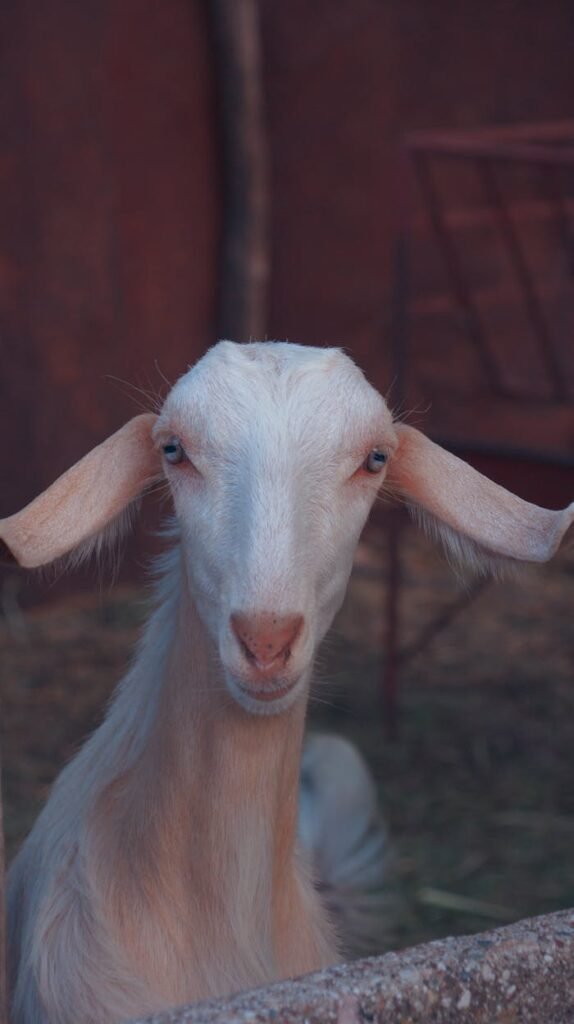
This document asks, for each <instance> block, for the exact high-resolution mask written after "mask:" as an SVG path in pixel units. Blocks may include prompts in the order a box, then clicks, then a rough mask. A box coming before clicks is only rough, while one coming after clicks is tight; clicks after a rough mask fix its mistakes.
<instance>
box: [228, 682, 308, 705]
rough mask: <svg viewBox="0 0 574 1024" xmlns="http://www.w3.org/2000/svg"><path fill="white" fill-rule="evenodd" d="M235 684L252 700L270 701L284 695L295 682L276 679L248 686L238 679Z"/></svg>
mask: <svg viewBox="0 0 574 1024" xmlns="http://www.w3.org/2000/svg"><path fill="white" fill-rule="evenodd" d="M237 685H238V687H239V689H240V690H241V692H242V693H243V694H244V695H245V696H246V697H252V698H253V700H260V701H264V702H270V701H274V700H281V698H282V697H286V696H287V694H288V693H290V692H291V690H292V689H293V687H294V685H295V683H294V682H293V683H291V682H287V681H286V680H285V679H278V680H276V681H275V682H274V683H268V684H267V685H266V686H250V685H247V684H245V683H243V682H241V680H239V679H238V680H237Z"/></svg>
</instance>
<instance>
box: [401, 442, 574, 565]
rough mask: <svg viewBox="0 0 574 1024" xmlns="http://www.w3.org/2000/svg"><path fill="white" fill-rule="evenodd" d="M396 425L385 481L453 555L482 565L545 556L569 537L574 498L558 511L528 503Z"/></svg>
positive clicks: (461, 560)
mask: <svg viewBox="0 0 574 1024" xmlns="http://www.w3.org/2000/svg"><path fill="white" fill-rule="evenodd" d="M396 431H397V435H398V438H399V448H398V450H397V452H396V454H395V456H394V457H393V459H392V461H391V464H390V466H389V471H388V477H387V480H388V483H389V484H390V486H391V488H392V489H393V490H395V491H397V492H398V493H399V494H400V495H402V496H403V497H404V498H405V499H406V500H407V502H408V503H409V504H410V505H412V506H413V507H414V511H415V514H417V515H418V516H419V518H420V520H421V522H422V525H423V526H425V527H427V528H429V529H430V532H431V533H433V534H435V535H436V536H438V537H439V538H440V539H441V540H442V541H443V542H444V543H445V546H446V548H447V550H448V551H449V552H450V553H451V554H452V555H453V556H454V558H455V559H456V561H459V562H462V563H466V564H470V565H471V566H472V567H473V568H475V569H478V570H482V571H488V570H491V569H493V568H494V569H496V568H497V566H498V564H499V563H501V562H502V561H504V560H506V559H513V560H517V561H526V562H546V561H548V559H550V558H551V557H552V555H554V554H555V553H556V551H557V550H558V548H559V547H560V546H561V544H562V543H563V541H564V540H565V539H566V538H567V535H568V536H569V537H570V538H571V537H572V534H573V532H574V531H573V530H572V523H573V522H574V503H572V504H571V505H569V506H568V508H566V509H563V510H562V511H559V512H552V511H550V510H549V509H545V508H540V507H539V506H538V505H531V504H530V503H529V502H527V501H523V500H522V499H521V498H518V497H516V495H515V494H511V493H510V491H507V490H505V489H504V487H500V486H499V485H498V484H495V483H493V482H492V480H489V479H487V477H485V476H482V474H481V473H478V472H477V471H476V470H475V469H472V467H471V466H469V465H468V464H467V463H466V462H463V461H462V460H461V459H458V458H457V457H456V456H455V455H451V454H450V453H449V452H447V451H445V450H444V448H441V447H440V446H439V445H438V444H435V443H434V442H433V441H430V440H429V439H428V438H427V437H425V435H424V434H421V433H420V431H418V430H415V429H414V428H413V427H407V426H405V425H402V424H397V425H396Z"/></svg>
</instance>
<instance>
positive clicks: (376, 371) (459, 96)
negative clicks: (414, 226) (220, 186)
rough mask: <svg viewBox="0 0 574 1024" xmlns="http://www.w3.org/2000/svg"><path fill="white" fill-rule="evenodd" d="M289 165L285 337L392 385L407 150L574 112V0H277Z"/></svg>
mask: <svg viewBox="0 0 574 1024" xmlns="http://www.w3.org/2000/svg"><path fill="white" fill-rule="evenodd" d="M261 10H262V24H263V35H264V53H265V60H266V72H265V88H266V101H267V112H268V124H269V132H270V137H271V151H272V159H273V216H274V224H273V275H272V294H271V313H270V323H269V334H270V336H271V337H289V338H290V339H292V340H295V339H302V340H304V341H306V342H309V343H324V342H327V343H333V344H337V345H344V346H347V347H348V348H349V349H350V350H351V352H353V353H355V355H356V356H357V358H358V359H359V361H360V362H361V363H362V365H363V366H366V367H368V369H369V371H370V373H371V375H372V376H373V377H374V378H375V379H376V380H377V381H378V382H379V384H381V385H382V386H386V385H387V383H388V375H387V369H386V361H385V358H384V353H382V352H381V349H382V348H383V347H384V331H383V324H384V322H385V316H386V309H387V288H388V273H389V260H390V240H391V236H392V231H393V227H394V223H395V214H396V183H397V177H398V176H399V175H401V174H402V173H403V171H402V169H401V168H400V167H397V142H398V140H399V138H400V136H401V135H402V134H403V133H404V132H406V131H409V130H412V129H416V128H430V127H445V128H454V127H464V128H471V127H474V126H476V127H478V126H480V125H483V124H487V123H492V122H505V121H520V120H544V119H547V118H548V119H556V118H563V117H568V116H572V115H573V114H574V99H573V97H574V61H573V60H572V50H571V46H572V39H573V38H574V7H573V6H572V4H571V3H569V2H568V0H560V2H557V0H553V2H551V3H542V2H541V0H527V2H522V0H508V2H504V3H502V2H498V3H488V4H475V3H463V4H461V3H457V2H456V0H433V2H432V3H425V2H423V0H313V2H311V0H291V2H290V3H288V4H287V3H285V4H277V3H275V2H274V0H261Z"/></svg>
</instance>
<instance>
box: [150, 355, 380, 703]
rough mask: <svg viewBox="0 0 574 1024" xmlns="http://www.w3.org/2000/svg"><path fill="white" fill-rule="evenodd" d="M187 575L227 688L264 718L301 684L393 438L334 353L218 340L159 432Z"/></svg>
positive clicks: (355, 374)
mask: <svg viewBox="0 0 574 1024" xmlns="http://www.w3.org/2000/svg"><path fill="white" fill-rule="evenodd" d="M154 437H155V442H156V444H157V445H158V446H159V447H160V449H163V452H164V461H165V472H166V475H167V478H168V480H169V483H170V486H171V490H172V493H173V499H174V503H175V509H176V515H177V518H178V521H179V527H180V534H181V541H182V548H183V557H184V565H185V571H186V576H187V582H188V585H189V588H190V590H191V593H192V595H193V598H194V601H195V604H196V606H197V610H198V613H199V615H200V617H201V619H202V621H203V623H204V625H205V627H206V628H207V630H208V632H209V633H210V635H211V637H212V639H213V640H214V642H215V644H216V646H217V649H218V651H219V656H220V658H221V662H222V665H223V669H224V675H225V679H226V683H227V687H228V689H229V691H230V693H231V695H232V696H233V697H234V698H235V700H236V701H237V702H238V703H239V704H240V705H241V706H242V707H243V708H244V709H245V710H247V711H249V712H252V713H256V714H269V713H278V712H281V711H283V710H285V709H287V708H288V707H290V706H291V705H292V703H293V702H294V701H295V700H296V699H297V697H298V696H299V695H301V694H302V693H304V692H305V690H306V685H307V682H308V678H309V675H310V670H311V666H312V661H313V656H314V653H315V651H316V648H317V645H318V643H319V642H320V640H321V639H322V638H323V636H324V634H325V633H326V631H327V629H328V628H329V626H330V624H331V622H332V619H333V616H334V615H335V612H336V611H337V610H338V608H339V607H340V605H341V603H342V600H343V596H344V593H345V588H346V585H347V581H348V578H349V574H350V571H351V566H352V560H353V553H354V550H355V546H356V543H357V540H358V537H359V534H360V532H361V529H362V527H363V525H364V523H365V520H366V518H367V515H368V512H369V509H370V507H371V505H372V503H373V501H374V499H375V496H376V494H377V491H378V489H379V487H380V486H381V483H382V481H383V479H384V475H385V471H386V460H387V458H388V457H389V456H390V455H391V454H392V453H393V451H394V449H395V447H396V445H397V438H396V434H395V431H394V429H393V426H392V419H391V415H390V413H389V411H388V409H387V407H386V405H385V403H384V401H383V399H382V398H381V396H380V395H379V394H378V393H377V392H376V391H375V390H374V389H373V388H372V387H371V386H370V385H369V384H368V383H367V381H366V380H365V378H364V377H363V375H362V373H361V372H360V371H359V370H358V369H357V367H356V366H355V365H354V364H353V363H352V362H351V360H350V359H349V358H347V357H346V356H345V355H343V354H342V353H341V352H340V351H338V350H334V349H316V348H307V347H302V346H297V345H288V344H281V343H255V344H249V345H236V344H233V343H232V342H220V343H219V344H218V345H216V346H215V347H214V348H212V349H211V350H210V351H209V352H208V353H207V354H206V355H205V356H204V357H203V359H201V360H200V362H199V363H197V364H196V366H194V367H193V368H192V369H191V370H190V371H189V372H188V373H187V374H186V375H185V376H184V377H182V378H181V379H180V380H179V381H178V383H177V384H176V385H175V387H174V388H173V390H172V391H171V393H170V395H169V396H168V398H167V400H166V402H165V405H164V408H163V410H162V413H161V415H160V417H159V420H158V422H157V424H156V427H155V429H154Z"/></svg>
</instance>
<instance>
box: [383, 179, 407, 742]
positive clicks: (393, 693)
mask: <svg viewBox="0 0 574 1024" xmlns="http://www.w3.org/2000/svg"><path fill="white" fill-rule="evenodd" d="M404 187H405V185H404V182H403V183H401V184H400V185H399V188H404ZM392 267H393V271H392V273H393V281H392V291H391V338H390V341H391V359H392V368H393V369H392V372H393V394H394V395H395V396H396V400H397V404H398V407H399V409H402V408H403V407H404V402H405V396H406V381H405V372H406V361H407V331H408V291H409V268H408V242H407V226H406V211H405V210H404V209H403V210H401V223H400V225H399V229H398V232H397V236H396V239H395V244H394V252H393V261H392ZM401 525H402V509H401V508H393V509H391V510H390V512H389V514H388V534H387V538H388V590H387V608H386V627H387V628H386V637H385V640H386V647H385V667H384V678H383V710H384V718H385V726H386V732H387V735H388V736H389V738H391V739H392V738H394V737H395V736H396V734H397V704H398V700H397V698H398V673H399V656H400V654H399V648H400V616H399V612H400V585H401V561H400V532H401Z"/></svg>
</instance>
